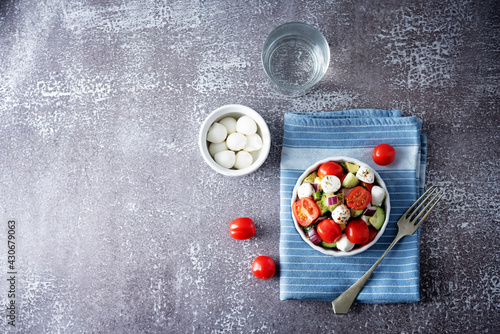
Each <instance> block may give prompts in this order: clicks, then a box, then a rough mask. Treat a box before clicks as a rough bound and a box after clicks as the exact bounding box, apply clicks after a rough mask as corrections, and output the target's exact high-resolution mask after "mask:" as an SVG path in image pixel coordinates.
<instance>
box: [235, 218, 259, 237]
mask: <svg viewBox="0 0 500 334" xmlns="http://www.w3.org/2000/svg"><path fill="white" fill-rule="evenodd" d="M229 233H230V234H231V236H232V237H233V238H235V239H237V240H246V239H250V238H251V237H253V236H254V235H255V225H254V223H253V220H251V219H250V218H247V217H241V218H236V219H235V220H233V221H232V222H231V224H229Z"/></svg>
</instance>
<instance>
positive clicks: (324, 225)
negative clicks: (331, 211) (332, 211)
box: [316, 219, 342, 243]
mask: <svg viewBox="0 0 500 334" xmlns="http://www.w3.org/2000/svg"><path fill="white" fill-rule="evenodd" d="M316 232H318V235H319V237H320V238H321V240H323V241H324V242H327V243H332V242H337V241H338V240H339V239H340V238H341V237H342V228H341V227H340V225H339V224H337V223H336V222H335V221H334V220H333V219H325V220H323V221H322V222H321V223H319V224H318V227H317V228H316Z"/></svg>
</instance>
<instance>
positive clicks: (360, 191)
mask: <svg viewBox="0 0 500 334" xmlns="http://www.w3.org/2000/svg"><path fill="white" fill-rule="evenodd" d="M371 200H372V195H371V194H370V192H369V191H368V190H366V189H365V188H363V187H362V186H357V187H354V188H353V189H352V190H351V192H350V193H349V195H347V197H346V204H347V206H348V207H350V208H351V209H354V210H363V209H364V208H366V207H367V206H368V204H370V201H371Z"/></svg>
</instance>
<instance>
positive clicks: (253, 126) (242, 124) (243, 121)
mask: <svg viewBox="0 0 500 334" xmlns="http://www.w3.org/2000/svg"><path fill="white" fill-rule="evenodd" d="M236 131H238V132H240V133H243V134H245V135H247V136H248V135H253V134H254V133H256V132H257V123H255V121H254V120H253V118H251V117H250V116H241V117H240V118H238V120H237V121H236Z"/></svg>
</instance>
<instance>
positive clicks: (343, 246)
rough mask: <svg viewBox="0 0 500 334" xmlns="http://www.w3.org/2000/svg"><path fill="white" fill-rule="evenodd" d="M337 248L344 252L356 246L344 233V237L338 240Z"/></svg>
mask: <svg viewBox="0 0 500 334" xmlns="http://www.w3.org/2000/svg"><path fill="white" fill-rule="evenodd" d="M337 248H338V249H339V250H341V251H342V252H348V251H350V250H351V249H353V248H354V244H353V243H352V242H351V241H350V240H349V239H347V236H346V235H345V234H342V238H340V240H339V241H337Z"/></svg>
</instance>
